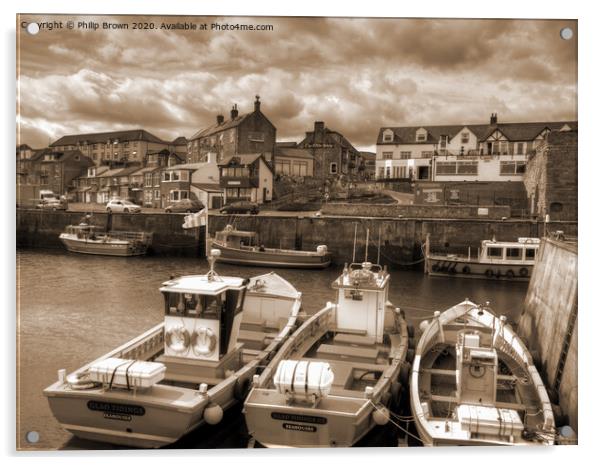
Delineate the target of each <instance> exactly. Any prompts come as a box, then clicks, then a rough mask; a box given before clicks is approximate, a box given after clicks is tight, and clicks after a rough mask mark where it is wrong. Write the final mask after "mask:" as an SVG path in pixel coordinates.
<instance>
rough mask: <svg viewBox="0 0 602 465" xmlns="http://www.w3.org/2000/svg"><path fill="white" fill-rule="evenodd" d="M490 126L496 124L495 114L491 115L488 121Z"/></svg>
mask: <svg viewBox="0 0 602 465" xmlns="http://www.w3.org/2000/svg"><path fill="white" fill-rule="evenodd" d="M489 123H490V124H492V125H493V124H497V113H491V118H490V120H489Z"/></svg>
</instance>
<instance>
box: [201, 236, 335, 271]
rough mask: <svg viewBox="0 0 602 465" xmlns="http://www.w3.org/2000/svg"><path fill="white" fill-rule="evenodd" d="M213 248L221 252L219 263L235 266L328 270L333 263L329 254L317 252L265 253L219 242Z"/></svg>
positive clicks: (267, 251) (214, 243)
mask: <svg viewBox="0 0 602 465" xmlns="http://www.w3.org/2000/svg"><path fill="white" fill-rule="evenodd" d="M212 247H213V248H214V249H218V250H220V251H221V255H220V256H219V257H218V258H217V261H218V262H222V263H229V264H233V265H247V266H263V267H276V268H308V269H317V268H327V267H328V266H330V263H331V255H330V254H329V253H326V254H319V253H317V252H315V253H314V252H304V253H302V254H301V253H294V252H295V251H291V253H284V252H283V251H280V252H277V253H276V252H272V251H269V250H266V251H265V252H260V251H253V250H241V249H233V248H230V247H225V246H224V245H222V244H220V243H219V242H213V245H212Z"/></svg>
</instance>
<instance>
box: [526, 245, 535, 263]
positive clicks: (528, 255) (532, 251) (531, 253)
mask: <svg viewBox="0 0 602 465" xmlns="http://www.w3.org/2000/svg"><path fill="white" fill-rule="evenodd" d="M535 255H537V249H532V248H531V249H525V260H535Z"/></svg>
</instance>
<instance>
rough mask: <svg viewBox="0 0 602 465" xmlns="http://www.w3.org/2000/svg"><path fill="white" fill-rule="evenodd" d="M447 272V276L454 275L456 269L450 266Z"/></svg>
mask: <svg viewBox="0 0 602 465" xmlns="http://www.w3.org/2000/svg"><path fill="white" fill-rule="evenodd" d="M447 272H448V273H449V274H456V267H455V266H452V267H451V268H449V269H448V270H447Z"/></svg>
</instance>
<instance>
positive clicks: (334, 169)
mask: <svg viewBox="0 0 602 465" xmlns="http://www.w3.org/2000/svg"><path fill="white" fill-rule="evenodd" d="M330 174H337V164H336V163H334V162H333V163H331V164H330Z"/></svg>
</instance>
